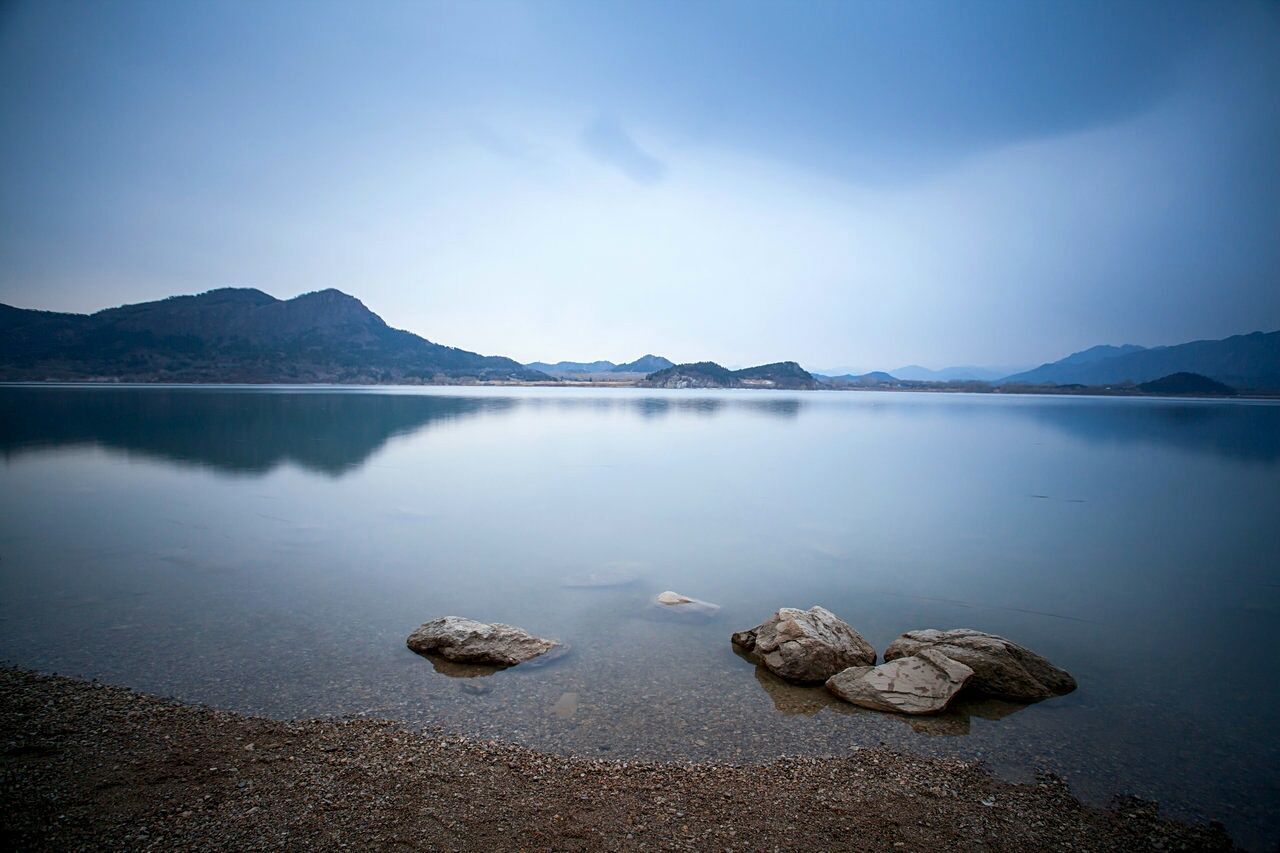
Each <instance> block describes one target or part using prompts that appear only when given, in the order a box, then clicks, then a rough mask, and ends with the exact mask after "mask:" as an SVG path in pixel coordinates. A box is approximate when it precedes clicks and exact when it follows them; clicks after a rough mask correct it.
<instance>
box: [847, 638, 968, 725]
mask: <svg viewBox="0 0 1280 853" xmlns="http://www.w3.org/2000/svg"><path fill="white" fill-rule="evenodd" d="M972 676H973V670H972V669H969V667H967V666H965V665H964V664H962V663H960V662H958V661H954V660H952V659H951V658H949V657H947V656H946V655H944V654H942V652H937V651H934V650H933V649H924V650H922V651H921V652H919V653H918V654H915V655H911V656H910V657H904V658H898V659H896V660H893V661H889V662H888V663H882V664H880V665H879V666H851V667H849V668H848V669H846V670H843V671H841V672H837V673H836V674H835V675H833V676H831V677H830V678H828V679H827V689H828V690H830V691H831V692H832V693H834V694H835V695H837V696H839V697H840V698H841V699H843V700H844V701H846V702H852V703H853V704H855V705H861V706H862V707H863V708H871V709H872V710H875V711H892V712H894V713H898V714H936V713H938V712H939V711H941V710H943V709H944V708H946V707H947V703H949V702H950V701H951V699H952V697H954V696H955V695H956V694H957V693H959V692H960V688H961V687H964V683H965V682H966V681H968V680H969V679H970V678H971V677H972Z"/></svg>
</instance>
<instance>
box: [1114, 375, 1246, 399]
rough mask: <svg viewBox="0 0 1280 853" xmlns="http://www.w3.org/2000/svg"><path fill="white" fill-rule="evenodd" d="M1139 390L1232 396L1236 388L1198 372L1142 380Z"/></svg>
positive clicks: (1158, 392)
mask: <svg viewBox="0 0 1280 853" xmlns="http://www.w3.org/2000/svg"><path fill="white" fill-rule="evenodd" d="M1138 390H1139V391H1144V392H1146V393H1147V394H1194V395H1196V396H1198V397H1232V396H1234V395H1235V393H1236V389H1234V388H1232V387H1231V386H1229V385H1223V384H1222V383H1221V382H1214V381H1213V380H1212V379H1210V378H1209V377H1208V376H1201V375H1200V374H1199V373H1173V374H1170V375H1169V376H1162V377H1161V378H1159V379H1154V380H1152V381H1151V382H1143V383H1142V384H1141V385H1139V386H1138Z"/></svg>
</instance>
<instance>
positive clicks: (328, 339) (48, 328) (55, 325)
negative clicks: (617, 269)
mask: <svg viewBox="0 0 1280 853" xmlns="http://www.w3.org/2000/svg"><path fill="white" fill-rule="evenodd" d="M548 378H549V377H548V376H546V375H545V374H543V373H540V372H538V371H536V370H530V369H528V368H526V367H524V366H523V365H521V364H519V363H517V362H515V361H512V360H511V359H509V358H501V357H498V356H483V355H477V354H476V353H473V352H467V351H466V350H460V349H455V348H453V347H447V346H442V345H440V344H436V343H432V342H431V341H428V340H425V339H423V338H420V337H418V336H417V335H415V334H412V333H410V332H404V331H401V330H399V329H393V328H391V327H390V326H388V325H387V324H386V323H385V322H383V320H382V318H381V317H379V316H378V315H377V314H374V313H373V312H372V311H370V310H369V309H368V308H366V307H365V306H364V305H363V304H362V303H361V302H360V300H358V299H356V298H355V297H353V296H348V295H347V294H345V293H342V292H341V291H338V290H321V291H317V292H315V293H306V294H303V295H302V296H297V297H294V298H293V299H287V300H281V299H276V298H275V297H273V296H270V295H268V294H266V293H263V292H262V291H260V290H254V289H251V288H224V289H221V290H211V291H209V292H207V293H201V294H199V295H196V296H172V297H169V298H168V299H162V300H160V301H157V302H143V303H139V304H136V305H125V306H122V307H120V308H108V309H106V310H105V311H99V312H98V313H96V314H56V313H53V312H48V311H31V310H26V309H22V308H14V307H12V306H9V305H0V379H6V380H24V379H26V380H42V379H120V380H136V381H173V382H359V383H366V382H408V383H424V382H458V381H468V380H470V381H475V380H503V379H518V380H536V379H548Z"/></svg>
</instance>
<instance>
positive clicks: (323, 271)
mask: <svg viewBox="0 0 1280 853" xmlns="http://www.w3.org/2000/svg"><path fill="white" fill-rule="evenodd" d="M673 11H674V10H673V9H671V7H666V6H663V5H661V4H644V3H616V4H594V3H574V2H562V3H551V2H548V3H531V4H526V3H520V2H510V3H466V4H462V3H421V4H399V3H380V4H369V5H354V4H344V3H328V2H316V3H294V2H269V3H262V4H249V3H221V4H202V5H195V4H181V5H179V4H162V3H151V2H113V3H101V4H93V5H88V4H85V5H75V4H61V3H30V2H28V3H24V2H14V3H8V4H6V5H4V6H3V7H0V81H4V83H5V85H4V86H0V121H2V122H3V124H4V126H5V128H6V131H7V132H6V134H5V135H4V137H3V138H0V155H2V156H0V182H2V183H3V185H4V186H5V188H6V191H5V192H4V193H3V194H0V302H5V303H9V304H14V305H18V306H21V307H31V308H42V309H49V310H60V311H76V312H92V311H95V310H99V309H102V308H106V307H111V306H114V305H119V304H122V303H130V302H141V301H147V300H152V299H158V298H163V297H165V296H170V295H175V294H185V293H197V292H201V291H205V290H210V289H213V288H217V287H225V286H244V287H256V288H259V289H261V290H263V291H265V292H267V293H270V294H272V295H273V296H276V297H278V298H289V297H292V296H295V295H298V294H300V293H304V292H308V291H313V290H321V289H324V288H328V287H334V288H337V289H339V290H342V291H344V292H346V293H350V294H352V295H353V296H356V297H357V298H359V299H360V300H361V301H363V302H364V303H365V304H366V305H367V306H368V307H369V308H370V309H371V310H373V311H375V312H376V313H378V314H379V315H380V316H382V317H383V319H385V320H386V321H387V322H388V323H389V324H390V325H392V326H395V327H397V328H403V329H407V330H409V331H412V332H415V333H417V334H420V335H422V336H424V337H426V338H428V339H430V340H433V341H438V342H441V343H446V344H449V345H451V346H456V347H461V348H464V349H468V350H472V351H477V352H482V353H487V354H496V355H504V356H509V357H511V358H515V359H517V360H519V361H521V362H530V361H550V362H554V361H559V360H593V359H605V358H607V359H610V360H614V361H628V360H631V359H634V358H636V357H638V356H640V355H642V354H644V353H647V352H652V353H655V354H659V355H664V356H666V357H668V358H671V359H672V360H675V361H686V360H701V359H715V360H717V361H720V362H721V363H725V364H735V365H746V364H759V363H765V362H772V361H779V360H795V361H799V362H800V363H801V364H804V365H806V366H811V367H813V368H814V369H830V368H831V367H833V366H838V365H857V366H860V368H861V369H884V370H888V369H893V368H895V367H898V366H903V365H910V364H920V365H926V366H928V367H931V368H935V369H936V368H942V367H948V366H956V365H978V366H987V365H1006V366H1007V365H1033V364H1040V363H1042V362H1045V361H1051V360H1053V359H1056V358H1060V357H1062V356H1064V355H1066V354H1068V353H1070V352H1073V351H1077V350H1080V349H1084V348H1087V347H1090V346H1094V345H1097V344H1107V343H1110V344H1124V343H1135V344H1140V345H1143V346H1158V345H1167V344H1176V343H1182V342H1185V341H1190V340H1196V339H1216V338H1223V337H1228V336H1230V335H1235V334H1245V333H1249V332H1253V331H1259V330H1261V331H1270V330H1273V329H1276V328H1280V282H1278V281H1277V278H1278V276H1277V272H1278V271H1280V240H1276V239H1275V235H1276V234H1277V233H1280V158H1277V157H1276V156H1275V144H1276V141H1277V140H1280V99H1277V98H1276V97H1275V92H1276V91H1280V50H1278V49H1277V47H1278V46H1280V6H1277V5H1276V4H1268V3H1262V2H1243V0H1242V2H1226V3H1196V2H1184V3H1148V2H1131V3H1120V4H1115V3H1083V2H1081V3H1070V4H1067V3H1063V4H1056V5H1053V6H1048V5H1043V4H1024V3H1005V2H990V3H982V4H973V5H967V6H964V7H959V6H953V5H948V4H943V3H925V2H917V3H897V4H866V3H857V4H846V5H833V6H816V5H815V6H809V7H805V8H804V12H803V14H797V13H796V12H795V10H794V8H791V7H784V6H782V5H779V4H767V3H731V4H729V3H710V2H708V3H695V4H689V5H683V6H681V7H679V14H672V12H673Z"/></svg>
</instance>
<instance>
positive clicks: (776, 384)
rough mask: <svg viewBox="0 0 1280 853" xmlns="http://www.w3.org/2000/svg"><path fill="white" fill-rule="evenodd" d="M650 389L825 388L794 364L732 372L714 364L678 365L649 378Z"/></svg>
mask: <svg viewBox="0 0 1280 853" xmlns="http://www.w3.org/2000/svg"><path fill="white" fill-rule="evenodd" d="M639 384H640V385H642V386H644V387H646V388H776V389H785V390H792V391H794V390H809V389H815V388H821V387H822V384H821V383H820V382H818V380H816V379H814V378H813V376H812V375H811V374H810V373H809V372H808V371H806V370H805V369H804V368H802V367H801V366H800V365H798V364H796V363H795V362H794V361H779V362H775V363H774V364H762V365H759V366H758V367H747V368H743V369H742V370H729V369H728V368H725V367H721V366H720V365H718V364H716V363H715V362H714V361H700V362H697V363H696V364H677V365H673V366H671V367H668V368H665V369H663V370H659V371H657V372H655V373H651V374H649V375H648V376H646V377H645V378H644V379H643V380H642V381H641V382H640V383H639Z"/></svg>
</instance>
